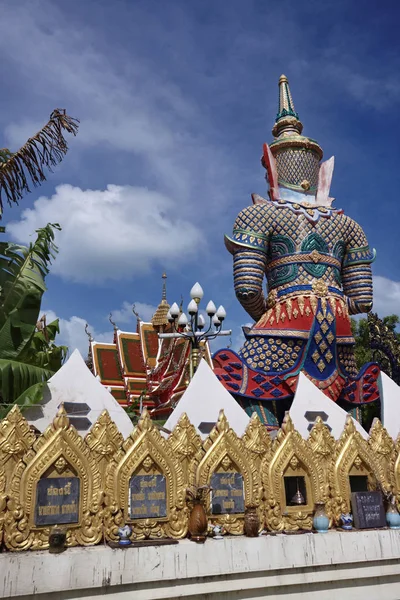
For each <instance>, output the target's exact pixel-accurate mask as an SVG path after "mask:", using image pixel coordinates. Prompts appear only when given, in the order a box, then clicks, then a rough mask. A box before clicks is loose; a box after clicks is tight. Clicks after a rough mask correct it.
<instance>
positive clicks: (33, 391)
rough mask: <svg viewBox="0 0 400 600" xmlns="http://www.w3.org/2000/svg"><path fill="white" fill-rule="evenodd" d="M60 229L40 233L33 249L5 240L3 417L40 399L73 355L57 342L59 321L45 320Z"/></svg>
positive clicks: (0, 251)
mask: <svg viewBox="0 0 400 600" xmlns="http://www.w3.org/2000/svg"><path fill="white" fill-rule="evenodd" d="M56 230H60V226H59V225H58V224H57V223H53V224H52V223H49V224H48V225H46V227H43V228H41V229H38V230H37V231H36V233H37V239H36V241H35V242H34V243H32V244H30V245H29V246H22V245H19V244H14V243H12V242H0V417H1V416H2V413H4V412H8V409H9V407H10V405H12V404H19V405H20V406H21V407H23V406H28V405H31V404H34V403H36V402H38V401H40V399H41V398H42V395H43V387H44V385H45V383H46V381H47V380H48V379H49V378H50V377H51V376H52V375H53V374H54V373H55V372H56V371H57V370H58V369H59V368H60V367H61V365H62V363H63V361H64V359H65V357H66V354H67V351H68V349H67V348H66V347H65V346H56V345H55V344H54V339H55V336H56V334H57V333H58V332H59V324H58V320H56V321H53V322H52V323H50V324H47V323H46V318H45V317H44V316H43V317H42V318H41V319H40V320H39V314H40V306H41V300H42V296H43V293H44V292H45V290H46V285H45V277H46V275H47V274H48V272H49V267H50V264H51V261H52V259H54V258H55V256H56V253H57V250H58V249H57V246H56V245H55V243H54V232H55V231H56Z"/></svg>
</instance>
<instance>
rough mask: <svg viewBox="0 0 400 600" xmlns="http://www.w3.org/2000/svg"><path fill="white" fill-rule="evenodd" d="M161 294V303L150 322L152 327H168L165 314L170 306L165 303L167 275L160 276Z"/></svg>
mask: <svg viewBox="0 0 400 600" xmlns="http://www.w3.org/2000/svg"><path fill="white" fill-rule="evenodd" d="M162 280H163V284H162V294H161V302H160V304H159V305H158V307H157V310H156V312H155V313H154V315H153V317H152V319H151V322H152V325H153V327H164V326H165V325H168V319H167V314H168V311H169V309H170V305H169V304H168V302H167V283H166V281H167V275H166V273H163V274H162Z"/></svg>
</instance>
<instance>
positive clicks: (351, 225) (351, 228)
mask: <svg viewBox="0 0 400 600" xmlns="http://www.w3.org/2000/svg"><path fill="white" fill-rule="evenodd" d="M341 217H342V219H343V221H342V223H343V234H344V236H343V237H344V242H345V244H346V254H345V258H344V266H349V265H355V264H369V263H372V262H373V261H374V260H375V257H376V250H375V249H373V248H372V249H370V247H369V245H368V240H367V237H366V235H365V233H364V230H363V228H362V227H361V225H359V224H358V223H357V222H356V221H354V219H352V218H351V217H348V216H347V215H341Z"/></svg>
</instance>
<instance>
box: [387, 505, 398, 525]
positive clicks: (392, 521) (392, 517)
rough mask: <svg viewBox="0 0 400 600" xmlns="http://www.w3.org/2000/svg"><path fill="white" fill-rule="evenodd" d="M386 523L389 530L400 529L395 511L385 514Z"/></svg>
mask: <svg viewBox="0 0 400 600" xmlns="http://www.w3.org/2000/svg"><path fill="white" fill-rule="evenodd" d="M386 523H387V524H388V525H389V527H390V529H400V515H399V513H398V512H397V510H390V509H389V510H388V512H387V513H386Z"/></svg>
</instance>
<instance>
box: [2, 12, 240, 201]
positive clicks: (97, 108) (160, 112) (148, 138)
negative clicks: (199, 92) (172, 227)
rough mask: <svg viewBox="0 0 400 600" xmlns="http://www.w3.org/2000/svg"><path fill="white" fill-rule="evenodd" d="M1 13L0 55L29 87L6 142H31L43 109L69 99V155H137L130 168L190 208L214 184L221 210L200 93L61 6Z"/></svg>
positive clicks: (214, 153) (215, 157)
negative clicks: (74, 128)
mask: <svg viewBox="0 0 400 600" xmlns="http://www.w3.org/2000/svg"><path fill="white" fill-rule="evenodd" d="M1 14H2V18H1V20H0V51H1V53H2V56H3V57H5V59H7V60H8V61H9V63H10V64H12V65H13V66H14V70H15V72H16V73H18V79H19V81H20V82H21V84H20V85H23V86H24V88H25V89H29V104H27V106H26V111H25V115H26V116H25V117H24V118H22V119H21V118H20V117H14V120H12V119H13V118H11V122H10V118H8V122H7V123H5V124H4V125H5V130H4V133H5V137H6V141H7V145H9V146H10V147H12V148H13V147H18V146H19V145H20V144H22V143H24V142H25V140H26V139H27V138H28V137H29V136H31V135H32V132H34V131H36V130H37V129H39V128H40V127H41V126H42V125H43V121H45V119H46V118H47V112H46V113H45V114H43V109H44V106H46V107H50V110H51V109H52V108H54V107H56V106H59V105H60V98H62V99H63V100H62V106H63V107H64V106H65V107H67V108H68V112H69V113H70V114H73V116H77V117H79V118H80V120H81V125H80V131H79V134H78V136H77V138H76V140H74V141H73V142H72V143H73V144H74V152H73V153H72V152H71V154H74V153H75V152H76V151H77V150H78V149H79V148H81V149H85V148H90V149H91V148H95V149H96V150H97V149H98V148H106V149H108V150H109V153H108V154H109V155H110V156H111V160H113V159H114V155H113V153H114V152H115V151H120V152H129V153H133V154H134V155H135V164H134V165H133V168H132V171H133V172H134V171H135V168H138V169H141V170H143V166H144V168H145V170H146V177H147V180H150V178H151V180H155V181H156V182H157V185H159V186H160V189H163V190H168V192H171V190H173V191H174V194H175V195H176V197H177V199H178V200H179V201H180V203H181V207H182V209H185V208H186V207H187V205H188V203H189V202H190V201H192V202H195V200H196V199H197V198H198V196H199V192H198V191H197V190H196V188H199V187H200V188H201V189H202V190H203V193H202V194H201V196H202V197H203V202H208V201H209V202H211V195H210V194H209V193H208V194H207V193H206V192H205V190H206V189H208V190H210V189H212V190H213V203H212V205H213V206H214V210H216V209H218V203H217V202H215V200H216V194H217V190H216V188H217V186H218V183H219V181H220V172H221V170H223V169H225V168H226V166H225V161H224V160H223V159H224V156H223V154H222V151H221V150H218V148H217V147H216V145H215V144H213V140H212V139H210V138H211V137H212V136H213V134H214V131H213V129H212V128H211V127H210V126H209V124H207V123H206V120H207V117H206V116H205V114H204V113H205V111H204V107H203V106H202V105H201V104H199V103H198V101H197V99H196V97H193V96H191V97H190V96H189V94H188V91H187V89H185V88H184V87H183V86H182V85H181V86H179V85H177V84H176V83H175V82H174V81H173V79H172V76H171V75H170V74H168V77H167V76H166V73H165V71H164V70H163V69H158V68H157V66H152V65H150V64H148V63H147V62H146V59H144V58H143V56H142V55H141V53H140V49H137V50H136V52H135V46H134V45H133V46H132V50H131V52H132V53H131V54H129V53H128V52H127V51H126V50H125V51H124V50H123V49H121V48H120V49H118V50H116V49H115V48H113V51H112V52H109V51H108V48H107V41H105V40H101V39H99V37H98V32H97V30H96V29H94V28H91V27H90V26H89V25H85V24H84V23H83V22H82V21H81V22H80V23H79V27H76V26H75V27H71V26H70V25H68V23H67V21H66V14H65V12H64V11H63V10H60V9H58V8H57V7H55V5H54V3H51V2H46V1H43V2H40V3H39V4H38V3H34V5H32V4H31V3H30V2H23V3H22V5H21V6H19V7H13V9H11V8H10V9H8V7H7V6H4V8H3V7H2V13H1ZM177 80H178V81H179V79H177ZM33 99H35V100H36V101H33ZM47 110H49V108H47V109H46V111H47ZM22 114H23V113H22ZM15 119H17V120H15ZM137 157H139V158H140V159H142V161H143V162H139V161H138V160H137ZM189 157H190V158H189ZM188 158H189V159H188ZM73 161H74V158H71V159H70V162H69V164H70V165H72V164H73ZM137 163H138V165H137ZM78 164H79V163H78ZM213 165H219V167H218V169H216V168H215V167H214V166H213ZM81 168H82V166H81V164H79V169H81ZM231 175H232V174H231ZM225 187H226V186H225ZM195 190H196V191H195ZM226 197H227V194H226V189H225V190H223V191H222V190H221V191H220V192H219V193H218V201H219V202H221V201H222V200H223V199H225V198H226Z"/></svg>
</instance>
